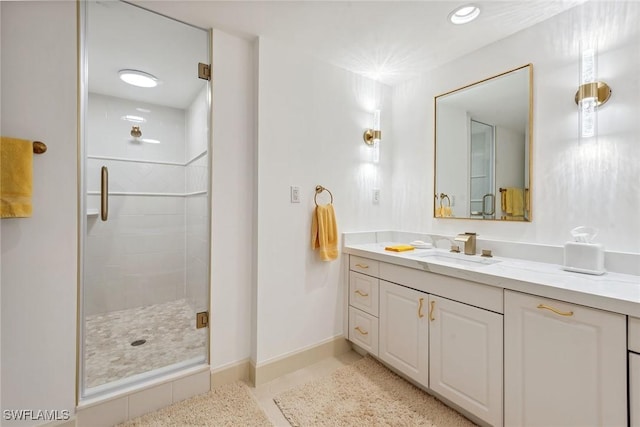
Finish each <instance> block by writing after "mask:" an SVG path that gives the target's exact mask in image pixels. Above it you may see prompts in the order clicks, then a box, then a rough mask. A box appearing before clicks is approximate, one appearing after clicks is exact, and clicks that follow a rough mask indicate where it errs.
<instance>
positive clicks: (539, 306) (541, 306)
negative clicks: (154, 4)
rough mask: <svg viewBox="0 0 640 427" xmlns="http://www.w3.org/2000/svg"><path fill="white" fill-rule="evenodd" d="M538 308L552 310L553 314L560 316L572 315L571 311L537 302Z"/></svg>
mask: <svg viewBox="0 0 640 427" xmlns="http://www.w3.org/2000/svg"><path fill="white" fill-rule="evenodd" d="M538 308H540V309H542V310H549V311H553V312H554V313H555V314H559V315H560V316H567V317H569V316H573V311H560V310H558V309H557V308H553V307H549V306H548V305H545V304H539V305H538Z"/></svg>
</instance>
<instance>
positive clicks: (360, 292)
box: [355, 289, 369, 297]
mask: <svg viewBox="0 0 640 427" xmlns="http://www.w3.org/2000/svg"><path fill="white" fill-rule="evenodd" d="M355 293H356V294H358V295H360V296H361V297H368V296H369V294H368V293H366V292H362V291H361V290H360V289H356V292H355Z"/></svg>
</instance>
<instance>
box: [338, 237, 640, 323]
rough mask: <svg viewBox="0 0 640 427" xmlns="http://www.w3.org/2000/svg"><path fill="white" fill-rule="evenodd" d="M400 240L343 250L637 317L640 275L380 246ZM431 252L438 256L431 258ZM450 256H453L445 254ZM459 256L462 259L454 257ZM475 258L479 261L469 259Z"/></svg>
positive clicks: (438, 250) (638, 311) (355, 246)
mask: <svg viewBox="0 0 640 427" xmlns="http://www.w3.org/2000/svg"><path fill="white" fill-rule="evenodd" d="M402 243H403V242H382V243H380V242H379V243H362V244H350V245H345V246H344V247H343V252H344V253H346V254H351V255H357V256H361V257H365V258H370V259H375V260H378V261H382V262H387V263H391V264H396V265H401V266H405V267H409V268H415V269H419V270H424V271H428V272H431V273H436V274H443V275H446V276H452V277H457V278H460V279H465V280H470V281H473V282H477V283H482V284H486V285H490V286H496V287H500V288H504V289H511V290H515V291H520V292H526V293H530V294H534V295H539V296H543V297H547V298H555V299H558V300H561V301H567V302H572V303H576V304H582V305H586V306H590V307H595V308H600V309H603V310H609V311H613V312H617V313H622V314H627V315H631V316H635V317H640V276H634V275H630V274H620V273H610V272H607V273H605V274H603V275H601V276H594V275H589V274H582V273H574V272H570V271H565V270H563V269H562V266H561V265H557V264H547V263H542V262H534V261H526V260H521V259H514V258H505V257H493V258H490V259H489V260H490V261H487V262H494V261H497V262H494V263H492V264H486V265H485V264H481V262H483V260H484V259H483V258H481V257H480V255H473V256H471V255H464V254H450V253H449V251H447V250H444V249H415V250H412V251H407V252H391V251H387V250H385V249H384V248H385V247H387V246H390V245H395V244H402ZM431 255H436V257H433V256H431ZM448 256H452V257H454V258H455V259H447V258H446V257H448ZM456 259H460V261H456ZM469 260H471V261H477V262H478V263H477V264H475V263H472V262H469Z"/></svg>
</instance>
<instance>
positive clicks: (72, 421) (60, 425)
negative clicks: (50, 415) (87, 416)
mask: <svg viewBox="0 0 640 427" xmlns="http://www.w3.org/2000/svg"><path fill="white" fill-rule="evenodd" d="M41 427H76V417H75V416H72V417H70V418H69V419H68V420H64V421H52V422H50V423H47V424H42V426H41Z"/></svg>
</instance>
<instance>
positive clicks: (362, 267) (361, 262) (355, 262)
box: [349, 255, 380, 277]
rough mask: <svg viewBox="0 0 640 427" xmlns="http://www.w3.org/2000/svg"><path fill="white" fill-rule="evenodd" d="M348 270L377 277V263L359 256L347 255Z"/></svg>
mask: <svg viewBox="0 0 640 427" xmlns="http://www.w3.org/2000/svg"><path fill="white" fill-rule="evenodd" d="M349 270H352V271H357V272H360V273H364V274H367V275H369V276H376V277H378V272H379V270H380V269H379V263H378V261H373V260H371V259H367V258H361V257H359V256H353V255H350V256H349Z"/></svg>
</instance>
